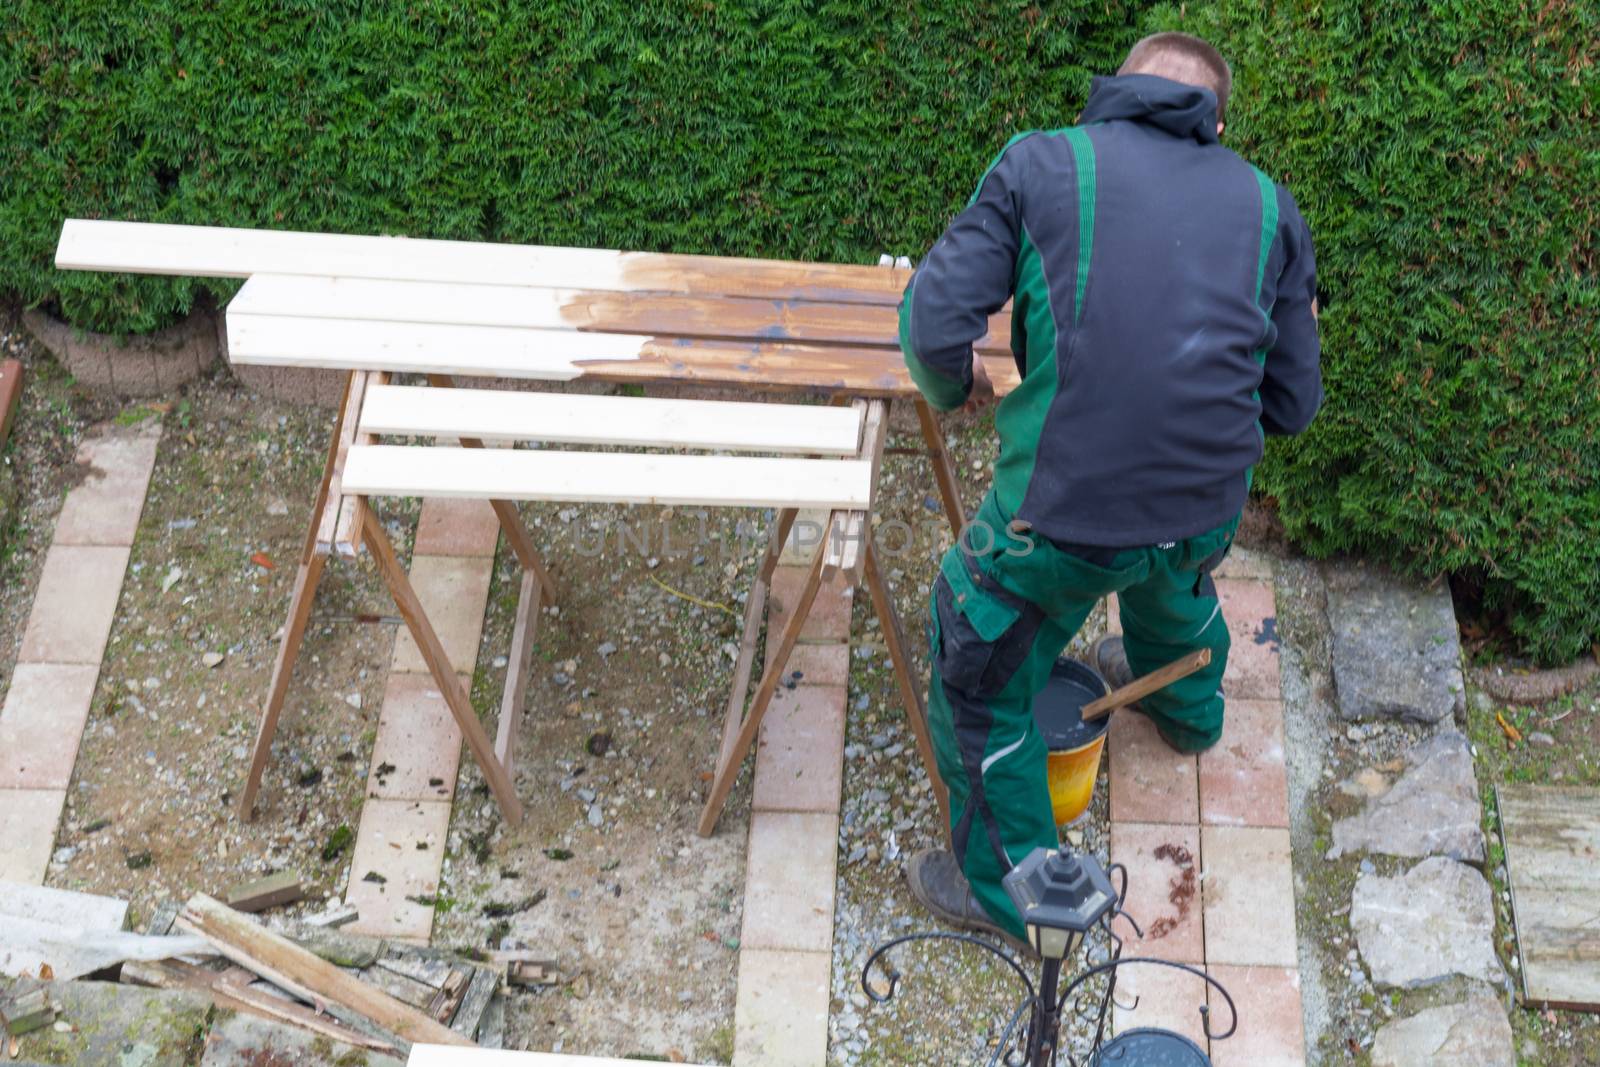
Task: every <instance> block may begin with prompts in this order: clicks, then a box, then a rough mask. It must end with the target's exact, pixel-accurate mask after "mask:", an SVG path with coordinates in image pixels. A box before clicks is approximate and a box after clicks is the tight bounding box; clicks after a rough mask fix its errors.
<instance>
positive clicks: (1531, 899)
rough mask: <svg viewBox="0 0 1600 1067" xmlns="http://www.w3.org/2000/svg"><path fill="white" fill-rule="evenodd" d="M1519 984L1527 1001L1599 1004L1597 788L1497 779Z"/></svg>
mask: <svg viewBox="0 0 1600 1067" xmlns="http://www.w3.org/2000/svg"><path fill="white" fill-rule="evenodd" d="M1495 797H1496V802H1497V804H1496V806H1497V807H1498V808H1499V810H1500V830H1501V835H1502V836H1503V838H1504V840H1505V847H1506V869H1507V871H1508V880H1509V881H1510V884H1511V907H1512V915H1513V918H1514V920H1515V923H1516V929H1517V950H1518V952H1520V953H1521V958H1522V968H1521V969H1522V989H1523V995H1524V999H1525V1000H1527V1001H1528V1002H1530V1003H1536V1004H1541V1003H1542V1004H1552V1005H1557V1006H1562V1007H1568V1008H1574V1009H1581V1010H1591V1011H1592V1010H1594V1009H1595V1008H1596V1007H1600V938H1596V937H1595V913H1596V907H1595V902H1596V901H1600V789H1595V788H1592V787H1589V788H1585V787H1582V786H1538V785H1526V784H1520V783H1518V784H1512V783H1507V784H1505V785H1501V786H1497V787H1496V789H1495Z"/></svg>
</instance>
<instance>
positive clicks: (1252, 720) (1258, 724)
mask: <svg viewBox="0 0 1600 1067" xmlns="http://www.w3.org/2000/svg"><path fill="white" fill-rule="evenodd" d="M1200 819H1201V821H1202V822H1207V823H1211V824H1213V825H1218V826H1279V827H1288V825H1289V778H1288V773H1287V771H1286V770H1285V767H1284V751H1283V702H1282V701H1281V700H1230V701H1228V702H1227V711H1226V713H1225V716H1224V719H1223V723H1222V739H1221V740H1220V741H1218V742H1217V743H1216V745H1214V746H1213V747H1211V748H1210V749H1208V750H1206V751H1205V752H1202V753H1200Z"/></svg>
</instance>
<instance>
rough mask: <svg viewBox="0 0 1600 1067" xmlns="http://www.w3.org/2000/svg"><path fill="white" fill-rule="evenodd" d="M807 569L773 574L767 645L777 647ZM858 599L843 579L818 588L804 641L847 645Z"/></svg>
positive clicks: (802, 629)
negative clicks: (834, 642) (833, 642)
mask: <svg viewBox="0 0 1600 1067" xmlns="http://www.w3.org/2000/svg"><path fill="white" fill-rule="evenodd" d="M805 580H806V569H805V568H804V567H779V568H778V569H777V570H775V571H773V572H772V589H771V591H770V593H769V595H768V597H767V642H768V644H772V645H776V644H777V642H778V635H779V634H781V633H782V632H783V627H784V626H785V625H787V623H788V621H789V609H790V607H791V606H792V605H794V604H796V603H798V602H799V600H800V587H801V586H803V585H805ZM854 606H855V599H854V596H853V595H852V593H851V590H850V585H849V583H848V582H847V581H846V580H845V577H844V575H842V574H841V575H838V576H836V577H835V578H834V580H833V581H831V582H823V583H822V584H821V585H820V586H819V587H818V588H817V599H816V600H815V601H813V602H812V604H811V614H810V615H808V616H807V617H806V621H805V625H803V626H802V627H800V640H802V641H847V640H849V638H850V612H851V610H852V608H854Z"/></svg>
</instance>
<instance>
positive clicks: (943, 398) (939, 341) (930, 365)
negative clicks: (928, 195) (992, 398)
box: [900, 135, 1026, 411]
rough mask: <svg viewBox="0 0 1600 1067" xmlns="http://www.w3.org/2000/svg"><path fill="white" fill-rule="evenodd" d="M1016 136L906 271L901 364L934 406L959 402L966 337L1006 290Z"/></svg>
mask: <svg viewBox="0 0 1600 1067" xmlns="http://www.w3.org/2000/svg"><path fill="white" fill-rule="evenodd" d="M1023 136H1026V135H1023ZM1022 139H1023V137H1022V136H1019V137H1017V138H1014V139H1013V140H1012V141H1011V143H1010V144H1008V145H1006V147H1005V149H1004V150H1003V151H1002V152H1001V153H1000V155H999V156H998V157H997V158H996V159H995V161H994V163H993V164H991V165H990V167H989V170H988V172H987V173H986V174H984V176H983V179H982V180H981V181H980V182H979V183H978V189H977V191H976V192H975V193H973V194H972V199H971V200H970V201H969V202H968V203H967V207H966V210H964V211H962V212H961V214H959V215H957V216H956V218H955V221H953V222H951V223H950V227H949V228H948V229H947V230H945V232H944V235H943V236H941V237H940V238H939V240H938V241H937V242H935V244H934V246H933V248H932V250H930V251H929V252H928V255H927V257H926V258H924V259H923V261H922V263H921V265H919V266H918V267H917V270H916V273H915V274H913V275H912V276H911V283H910V284H909V285H907V286H906V294H905V296H904V298H902V300H901V302H900V350H901V351H902V352H903V353H904V354H905V359H906V367H907V368H908V369H909V370H910V371H911V380H912V381H914V382H916V384H917V388H918V389H920V390H922V395H923V396H925V397H927V398H928V403H929V404H931V405H933V407H935V408H936V409H938V410H940V411H950V410H953V409H954V408H958V407H960V406H961V405H962V404H964V403H965V402H966V400H967V396H968V395H969V394H970V393H971V392H972V343H973V342H974V341H976V340H978V339H979V338H980V337H982V336H983V335H984V333H986V332H987V331H988V329H989V316H990V315H992V314H994V313H995V312H996V311H999V310H1000V308H1001V307H1003V306H1004V305H1005V302H1006V301H1007V300H1008V299H1010V297H1011V285H1012V279H1013V277H1014V275H1015V273H1016V264H1017V249H1018V246H1019V243H1020V239H1019V234H1020V233H1021V229H1022V170H1023V166H1024V158H1025V153H1024V151H1022V150H1019V149H1020V142H1021V141H1022Z"/></svg>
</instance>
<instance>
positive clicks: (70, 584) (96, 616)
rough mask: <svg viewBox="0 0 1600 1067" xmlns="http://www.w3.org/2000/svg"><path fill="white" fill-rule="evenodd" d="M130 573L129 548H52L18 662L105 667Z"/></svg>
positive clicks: (34, 599)
mask: <svg viewBox="0 0 1600 1067" xmlns="http://www.w3.org/2000/svg"><path fill="white" fill-rule="evenodd" d="M127 569H128V550H127V549H126V548H117V547H111V546H105V545H93V546H87V545H52V546H51V547H50V550H49V552H48V553H46V555H45V558H44V571H43V573H42V574H41V575H40V576H39V588H38V590H37V592H35V593H34V597H33V611H32V613H31V614H30V615H29V616H28V628H27V630H25V631H24V632H23V635H22V650H21V652H19V653H18V655H17V660H18V662H20V663H83V664H93V665H95V666H99V664H100V657H101V656H103V655H104V654H105V650H106V639H107V638H108V637H109V636H110V635H111V622H112V619H113V618H114V617H115V615H116V611H117V598H118V597H119V596H121V594H122V576H123V573H124V572H125V571H126V570H127Z"/></svg>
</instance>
